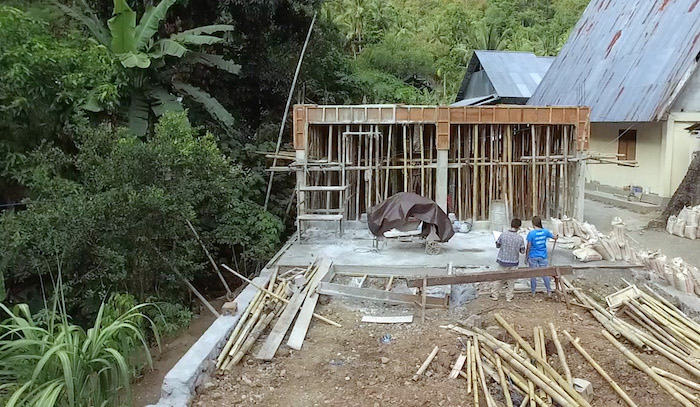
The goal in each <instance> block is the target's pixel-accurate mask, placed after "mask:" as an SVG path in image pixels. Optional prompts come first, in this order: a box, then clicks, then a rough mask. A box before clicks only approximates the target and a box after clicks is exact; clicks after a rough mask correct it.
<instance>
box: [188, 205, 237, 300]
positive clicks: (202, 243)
mask: <svg viewBox="0 0 700 407" xmlns="http://www.w3.org/2000/svg"><path fill="white" fill-rule="evenodd" d="M185 222H187V226H189V227H190V230H191V231H192V234H193V235H194V237H195V239H197V242H199V245H200V246H202V249H203V250H204V253H205V254H206V255H207V258H208V259H209V262H210V263H211V265H212V267H214V270H215V271H216V274H217V275H218V276H219V280H221V284H223V285H224V288H225V289H226V294H231V288H229V286H228V283H227V282H226V279H225V278H224V276H223V275H222V274H221V270H219V266H217V265H216V262H215V261H214V259H213V258H212V257H211V253H209V250H207V246H205V245H204V242H203V241H202V239H201V238H200V237H199V233H197V231H196V230H195V228H194V226H192V223H191V222H190V220H189V219H185Z"/></svg>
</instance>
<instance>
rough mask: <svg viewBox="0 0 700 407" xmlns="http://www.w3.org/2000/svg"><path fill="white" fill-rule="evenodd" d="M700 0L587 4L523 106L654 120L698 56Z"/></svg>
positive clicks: (603, 118) (597, 0)
mask: <svg viewBox="0 0 700 407" xmlns="http://www.w3.org/2000/svg"><path fill="white" fill-rule="evenodd" d="M699 2H700V0H592V1H591V2H590V3H589V5H588V7H587V8H586V10H585V11H584V12H583V15H582V16H581V19H580V20H579V21H578V23H577V24H576V26H575V27H574V29H573V31H572V32H571V35H570V36H569V40H568V41H567V42H566V44H565V45H564V47H563V48H562V50H561V52H560V53H559V55H558V56H557V58H556V60H555V61H554V63H553V64H552V66H551V67H550V69H549V71H548V72H547V74H546V75H545V77H544V79H543V80H542V82H541V83H540V85H539V87H538V88H537V90H536V91H535V92H534V94H533V95H532V98H530V100H529V101H528V104H529V105H540V106H547V105H560V106H590V107H591V121H593V122H646V121H655V120H659V119H660V118H661V117H662V116H663V115H664V114H665V113H666V112H667V110H668V108H669V106H670V105H671V103H672V102H673V101H674V99H675V98H676V97H677V96H678V93H679V92H680V91H681V89H682V86H683V85H684V84H685V82H686V81H687V80H688V79H689V78H690V76H691V75H692V74H693V72H694V71H695V69H696V67H697V61H698V58H700V54H699V53H700V40H699V39H700V4H698V3H699Z"/></svg>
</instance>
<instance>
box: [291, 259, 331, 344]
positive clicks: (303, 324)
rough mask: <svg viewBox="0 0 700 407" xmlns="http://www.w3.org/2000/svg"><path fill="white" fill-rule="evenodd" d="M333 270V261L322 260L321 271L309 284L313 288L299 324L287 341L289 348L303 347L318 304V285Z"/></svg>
mask: <svg viewBox="0 0 700 407" xmlns="http://www.w3.org/2000/svg"><path fill="white" fill-rule="evenodd" d="M330 268H331V261H330V260H329V259H323V260H321V264H320V265H319V269H318V271H317V272H316V274H315V275H314V277H313V279H312V280H311V282H310V283H309V284H311V288H310V289H309V295H308V296H307V297H306V299H305V300H304V305H303V306H302V307H301V311H299V316H298V317H297V322H296V323H295V324H294V328H292V333H290V334H289V339H288V340H287V346H289V347H290V348H292V349H296V350H299V349H301V345H302V344H303V343H304V338H305V337H306V331H308V330H309V324H310V323H311V317H312V316H313V314H314V309H316V303H317V302H318V293H317V292H316V287H317V286H318V283H319V282H320V281H321V280H322V279H323V277H324V276H325V275H326V274H327V273H328V271H329V270H330Z"/></svg>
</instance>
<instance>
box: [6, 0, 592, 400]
mask: <svg viewBox="0 0 700 407" xmlns="http://www.w3.org/2000/svg"><path fill="white" fill-rule="evenodd" d="M586 4H587V2H586V1H585V0H530V1H523V0H327V1H325V2H324V1H320V0H311V1H301V0H255V1H250V0H217V1H214V0H199V1H193V0H60V1H47V0H22V1H20V0H5V1H3V2H2V3H1V4H0V253H2V256H0V300H1V301H2V304H1V305H0V314H2V315H1V316H0V320H2V321H3V322H2V323H1V324H0V404H2V405H6V406H14V405H16V406H24V405H36V406H92V405H129V404H130V401H131V400H130V395H129V387H130V383H132V382H133V380H134V377H136V376H137V375H138V374H139V372H141V371H143V370H144V369H147V368H148V362H149V358H148V357H137V355H143V353H144V352H145V353H146V355H147V356H148V353H149V351H148V349H149V347H151V346H154V345H156V346H157V344H158V343H159V341H160V338H161V337H162V336H163V335H177V333H178V332H179V331H180V330H182V329H183V328H184V327H186V326H187V325H188V324H189V323H190V321H191V320H192V318H194V317H195V315H196V314H197V313H199V312H200V310H199V308H200V303H199V301H198V300H197V298H196V297H195V296H194V295H193V294H192V290H191V289H190V288H188V284H191V285H192V286H193V287H194V288H196V290H198V291H199V292H202V293H204V295H205V296H207V297H209V298H215V297H219V296H222V295H225V294H226V286H228V287H229V288H230V289H231V290H235V288H236V287H237V286H239V285H240V281H239V280H238V279H236V278H235V277H234V276H233V275H224V279H225V284H223V283H222V281H221V279H220V278H219V277H218V276H217V274H216V272H215V270H214V269H213V268H212V265H211V264H210V261H209V260H208V258H207V256H206V254H205V252H204V251H203V250H202V244H203V245H204V246H205V247H207V249H208V250H209V252H210V253H211V256H212V258H213V259H214V261H216V262H218V263H226V264H230V265H232V266H235V267H236V268H237V269H238V270H239V271H240V272H242V273H243V274H246V275H254V274H255V273H256V272H258V271H259V270H260V268H261V267H262V266H263V265H264V264H265V263H266V262H267V261H268V259H269V258H270V257H271V256H272V255H273V254H274V253H275V252H276V251H277V250H278V249H279V248H280V246H281V245H282V244H283V242H284V241H285V240H286V238H287V236H289V235H290V233H291V232H292V231H293V228H294V225H293V219H294V205H295V201H294V193H293V192H294V190H293V182H294V180H293V179H292V177H291V176H284V175H277V176H276V177H275V179H274V184H273V188H272V194H271V199H270V203H269V205H268V206H267V208H266V207H265V205H264V204H265V195H266V189H267V182H268V176H269V175H268V173H266V172H265V168H266V166H268V165H269V163H268V162H267V161H266V159H265V156H264V154H262V153H261V152H265V151H271V150H274V148H275V145H276V143H277V138H278V132H279V131H280V126H281V125H283V123H282V117H283V113H284V109H285V103H286V100H287V98H288V95H289V93H290V91H291V93H292V102H293V103H317V104H354V103H404V104H449V103H452V102H454V98H455V95H456V93H457V90H458V88H459V86H460V83H461V81H462V78H463V76H464V72H465V69H466V66H467V64H468V62H469V60H470V58H471V56H472V52H473V50H475V49H489V50H519V51H530V52H534V53H536V54H537V55H556V54H557V52H558V51H559V49H560V48H561V47H562V45H563V44H564V43H565V41H566V39H567V37H568V34H569V31H570V30H571V28H572V27H573V25H574V24H575V23H576V21H577V19H578V17H579V16H580V14H581V13H582V12H583V9H584V8H585V7H586ZM314 17H315V23H314V26H313V27H312V35H311V37H310V42H309V44H308V47H307V50H306V53H305V54H304V56H303V64H302V65H301V71H300V75H299V79H298V82H297V84H296V87H295V88H294V89H290V88H291V85H292V78H293V76H294V71H295V68H296V66H297V63H298V61H299V57H300V53H301V50H302V47H303V44H304V41H305V38H306V35H307V32H308V30H309V26H310V24H311V22H312V20H314ZM284 126H285V132H284V133H283V138H282V145H283V148H284V147H285V146H288V145H289V144H290V136H289V134H290V128H291V119H290V118H288V122H287V123H284ZM193 231H194V232H193ZM200 240H201V243H200ZM202 312H206V310H204V311H202Z"/></svg>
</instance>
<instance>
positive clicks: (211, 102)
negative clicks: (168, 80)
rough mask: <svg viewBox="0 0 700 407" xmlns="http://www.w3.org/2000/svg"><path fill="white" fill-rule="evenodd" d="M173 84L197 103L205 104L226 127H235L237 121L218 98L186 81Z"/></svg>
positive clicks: (209, 111)
mask: <svg viewBox="0 0 700 407" xmlns="http://www.w3.org/2000/svg"><path fill="white" fill-rule="evenodd" d="M173 86H174V87H175V89H177V90H179V91H182V92H184V93H186V94H187V95H188V96H190V97H191V98H192V99H194V100H195V101H196V102H197V103H199V104H201V105H202V106H204V108H205V109H206V111H207V112H208V113H209V114H210V115H211V116H212V117H213V118H215V119H216V120H218V121H219V122H220V123H221V124H223V125H224V126H225V127H226V128H228V129H230V128H232V127H233V125H234V123H235V120H234V119H233V116H231V113H229V111H228V110H226V108H225V107H223V106H222V105H221V103H219V101H218V100H216V98H214V97H213V96H211V95H210V94H208V93H207V92H205V91H203V90H202V89H199V88H197V87H195V86H192V85H188V84H186V83H182V82H175V83H173Z"/></svg>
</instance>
